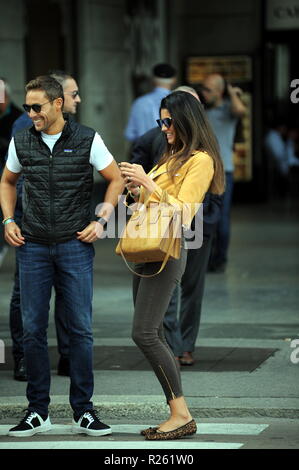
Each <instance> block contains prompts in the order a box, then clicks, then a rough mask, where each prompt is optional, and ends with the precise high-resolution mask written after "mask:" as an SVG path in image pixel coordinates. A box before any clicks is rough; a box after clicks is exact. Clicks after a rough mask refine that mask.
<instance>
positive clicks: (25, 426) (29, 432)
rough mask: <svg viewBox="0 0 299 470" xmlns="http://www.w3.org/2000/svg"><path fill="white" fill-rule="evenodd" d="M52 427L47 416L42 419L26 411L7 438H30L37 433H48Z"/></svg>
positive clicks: (34, 413)
mask: <svg viewBox="0 0 299 470" xmlns="http://www.w3.org/2000/svg"><path fill="white" fill-rule="evenodd" d="M51 427H52V424H51V421H50V418H49V416H48V417H47V418H46V419H43V418H42V417H41V416H40V415H39V414H38V413H36V412H35V411H29V410H28V411H27V413H26V415H25V416H24V418H23V419H22V420H21V421H20V423H19V424H18V425H17V426H15V427H14V428H11V429H10V430H9V431H8V435H9V436H15V437H30V436H34V434H37V433H38V432H46V431H50V429H51Z"/></svg>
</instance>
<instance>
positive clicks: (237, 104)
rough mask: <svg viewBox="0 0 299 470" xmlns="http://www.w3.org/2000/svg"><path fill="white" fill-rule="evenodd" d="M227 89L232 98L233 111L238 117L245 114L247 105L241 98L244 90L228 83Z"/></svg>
mask: <svg viewBox="0 0 299 470" xmlns="http://www.w3.org/2000/svg"><path fill="white" fill-rule="evenodd" d="M227 91H228V94H229V96H230V100H231V112H232V113H233V114H234V115H235V116H238V117H242V116H244V114H245V113H246V106H245V105H244V103H243V101H242V100H241V99H240V94H242V90H241V89H240V88H238V87H233V86H232V85H229V84H228V85H227Z"/></svg>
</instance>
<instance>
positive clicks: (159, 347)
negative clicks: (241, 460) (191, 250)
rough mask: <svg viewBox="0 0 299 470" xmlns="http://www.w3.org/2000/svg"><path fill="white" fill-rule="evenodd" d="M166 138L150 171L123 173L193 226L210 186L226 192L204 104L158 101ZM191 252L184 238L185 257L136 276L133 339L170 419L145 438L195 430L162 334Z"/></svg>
mask: <svg viewBox="0 0 299 470" xmlns="http://www.w3.org/2000/svg"><path fill="white" fill-rule="evenodd" d="M157 122H158V125H159V126H160V127H161V129H162V132H163V133H164V134H165V136H166V140H167V145H166V150H165V152H164V155H163V156H162V158H161V159H160V160H159V162H158V164H157V165H156V166H155V167H154V168H153V169H152V171H151V172H150V173H149V174H146V173H145V171H144V169H143V167H142V166H141V165H137V164H132V163H129V162H122V163H121V164H120V168H121V173H122V176H123V177H124V180H125V184H126V187H127V189H128V190H129V191H130V192H131V195H132V196H133V197H134V200H135V201H136V202H137V201H138V202H139V203H141V204H143V203H144V202H145V200H146V201H147V203H149V204H151V203H159V202H161V198H162V197H163V196H164V191H166V193H167V195H168V200H169V203H170V204H171V205H175V206H176V207H177V208H179V210H180V212H181V216H182V226H183V227H185V228H186V229H187V228H188V227H189V226H190V224H191V222H192V219H193V217H194V215H195V213H196V210H197V208H198V207H195V206H196V204H197V203H200V202H202V201H203V199H204V196H205V194H206V192H207V191H208V190H210V191H211V192H214V193H216V194H221V193H222V192H223V183H224V175H223V166H222V161H221V159H220V155H219V152H218V146H217V142H216V139H215V137H214V134H213V132H212V131H211V128H210V126H209V124H208V122H207V119H206V117H205V113H204V110H203V107H202V106H201V104H200V102H199V101H198V100H197V99H196V98H195V97H194V96H192V95H191V94H190V93H185V92H183V91H176V92H173V93H171V94H169V95H168V96H166V97H165V98H164V99H163V100H162V101H161V105H160V119H158V120H157ZM186 260H187V250H186V248H185V243H184V238H183V237H182V248H181V256H180V258H179V259H171V260H169V261H168V262H167V264H166V266H165V268H164V269H163V270H162V272H160V273H159V274H158V275H155V276H154V277H139V276H138V275H137V274H134V277H133V300H134V307H135V311H134V319H133V329H132V338H133V340H134V342H135V343H136V344H137V346H138V347H139V348H140V349H141V351H142V352H143V354H144V355H145V357H146V358H147V360H148V361H149V362H150V364H151V366H152V368H153V370H154V373H155V374H156V377H157V378H158V380H159V382H160V384H161V386H162V388H163V391H164V394H165V397H166V400H167V403H168V405H169V408H170V417H169V419H167V420H166V421H165V422H162V423H161V424H160V425H159V426H158V427H156V428H148V429H146V430H143V431H141V433H142V434H143V435H144V436H145V439H146V440H169V439H178V438H181V437H185V436H189V435H192V434H194V433H196V423H195V421H194V419H192V416H191V413H190V411H189V409H188V406H187V403H186V401H185V398H184V396H183V391H182V384H181V377H180V370H179V367H178V364H177V361H176V359H175V356H174V354H173V352H172V351H171V349H170V347H169V346H168V344H167V342H166V340H165V336H164V333H163V318H164V315H165V312H166V310H167V307H168V305H169V302H170V299H171V296H172V294H173V291H174V289H175V286H176V284H177V283H178V282H180V279H181V277H182V275H183V273H184V270H185V266H186ZM160 267H161V262H146V263H138V264H136V265H135V271H136V272H137V273H138V274H140V275H142V276H148V275H152V274H154V273H157V272H158V270H159V269H160Z"/></svg>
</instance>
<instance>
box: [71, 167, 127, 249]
mask: <svg viewBox="0 0 299 470" xmlns="http://www.w3.org/2000/svg"><path fill="white" fill-rule="evenodd" d="M99 173H100V175H102V176H103V177H104V178H105V180H106V181H107V182H108V187H107V190H106V193H105V197H104V202H103V203H102V204H101V209H100V211H99V212H98V213H97V217H99V218H100V217H103V218H104V219H105V220H107V221H108V220H109V218H110V216H111V214H112V212H113V210H114V207H115V206H116V205H117V204H118V197H119V196H120V195H121V194H122V193H123V190H124V187H125V186H124V180H123V178H122V176H121V173H120V170H119V168H118V166H117V163H116V162H115V160H113V161H112V162H111V163H110V165H108V166H107V167H106V168H104V169H103V170H100V171H99ZM102 232H103V226H102V225H101V224H100V223H98V222H96V221H94V222H91V223H90V224H89V225H88V226H87V227H86V228H85V229H84V230H83V231H82V232H77V234H78V236H77V239H78V240H80V241H82V242H85V243H93V242H95V241H96V240H97V239H98V238H100V237H101V235H102Z"/></svg>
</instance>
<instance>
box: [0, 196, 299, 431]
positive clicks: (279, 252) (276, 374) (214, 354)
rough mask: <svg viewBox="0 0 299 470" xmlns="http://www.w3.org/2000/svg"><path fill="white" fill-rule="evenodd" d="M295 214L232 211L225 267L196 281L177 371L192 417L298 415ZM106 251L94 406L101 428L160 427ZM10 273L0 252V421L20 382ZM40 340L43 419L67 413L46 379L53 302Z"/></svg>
mask: <svg viewBox="0 0 299 470" xmlns="http://www.w3.org/2000/svg"><path fill="white" fill-rule="evenodd" d="M296 214H298V211H297V210H294V209H292V208H291V209H290V208H289V207H287V208H286V207H285V206H284V205H281V204H280V205H278V204H276V205H275V204H271V205H269V204H267V205H266V204H259V205H246V204H244V205H238V206H234V207H233V211H232V239H231V247H230V256H229V263H228V267H227V270H226V272H225V273H222V274H215V273H208V274H207V276H206V288H205V296H204V303H203V311H202V318H201V326H200V331H199V335H198V339H197V343H196V351H195V359H196V364H195V365H194V366H191V367H190V366H189V367H186V366H185V367H181V372H182V383H183V390H184V394H185V397H186V400H187V403H188V405H189V407H190V410H191V413H192V414H193V416H194V417H195V418H197V419H200V418H202V419H207V418H215V419H217V420H218V419H221V418H225V419H228V418H230V419H231V418H234V417H238V418H246V417H248V419H249V418H250V419H252V418H253V417H256V418H269V419H270V418H271V419H272V418H284V419H298V418H299V390H298V389H299V316H298V296H299V294H298V274H299V269H298V267H299V256H298V255H299V246H298V239H299V237H298V235H299V220H298V217H297V215H296ZM115 245H116V240H114V239H106V240H100V241H98V242H97V243H96V244H95V248H96V258H95V280H94V378H95V387H94V396H93V402H94V406H95V408H96V409H97V410H98V411H99V414H100V416H101V418H102V419H103V420H104V421H109V420H113V422H126V421H129V420H131V421H132V420H134V419H136V420H141V421H142V420H143V421H147V422H148V421H150V420H159V421H162V420H163V419H164V418H165V419H166V418H167V416H168V407H167V406H166V403H165V398H164V395H163V393H162V391H161V388H160V385H159V383H158V381H157V379H156V377H155V376H154V374H153V373H152V371H151V369H150V367H149V366H148V364H147V362H146V361H145V359H144V358H143V356H142V354H141V353H140V352H139V351H138V350H137V348H136V346H135V345H134V343H133V341H132V340H131V339H130V334H131V322H132V314H133V304H132V295H131V274H130V272H129V271H128V269H127V267H126V266H125V265H124V263H123V261H122V259H121V258H120V257H118V256H116V255H115V254H114V248H115ZM13 271H14V250H13V249H12V248H10V249H9V250H8V253H7V254H6V256H5V259H4V260H3V262H2V266H1V269H0V340H1V341H2V343H1V342H0V346H1V344H2V345H4V350H3V348H2V356H3V355H4V358H3V357H2V359H4V361H3V360H2V363H0V424H3V423H7V422H14V421H15V420H18V419H20V417H22V415H23V410H24V408H26V406H27V401H26V398H25V393H26V383H24V382H17V381H15V380H13V370H12V369H13V362H12V357H11V340H10V333H9V316H8V310H9V300H10V294H11V288H12V280H13ZM157 294H158V295H159V293H157ZM48 337H49V341H48V342H49V351H50V358H51V367H52V382H51V404H50V415H51V419H52V421H53V419H54V420H55V419H64V418H70V417H71V415H72V412H71V408H70V406H69V400H68V391H69V379H68V378H67V377H60V376H58V375H57V373H56V366H57V359H58V355H57V348H56V336H55V327H54V321H53V302H52V303H51V314H50V321H49V334H48ZM296 348H298V349H297V350H296ZM0 362H1V351H0Z"/></svg>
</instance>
